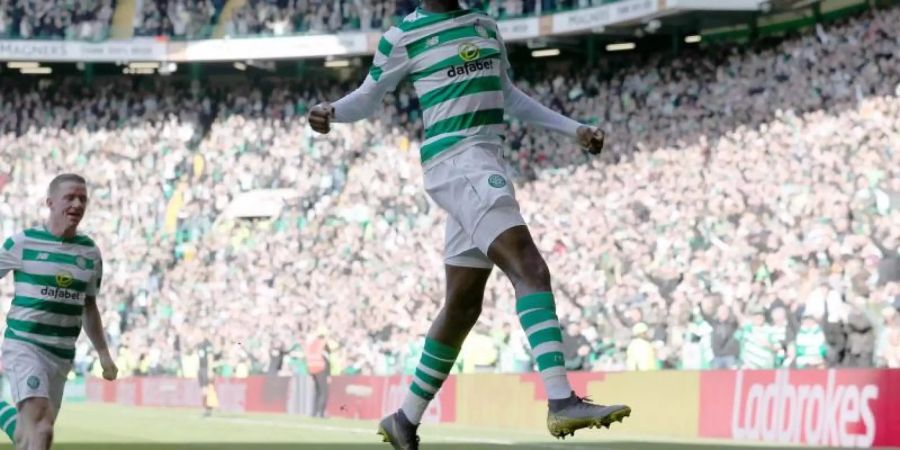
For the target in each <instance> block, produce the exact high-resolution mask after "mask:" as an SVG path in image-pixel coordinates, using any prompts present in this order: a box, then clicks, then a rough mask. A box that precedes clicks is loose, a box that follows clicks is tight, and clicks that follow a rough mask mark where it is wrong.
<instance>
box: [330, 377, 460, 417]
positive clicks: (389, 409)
mask: <svg viewBox="0 0 900 450" xmlns="http://www.w3.org/2000/svg"><path fill="white" fill-rule="evenodd" d="M411 382H412V377H411V376H400V375H395V376H390V377H376V376H353V377H347V376H338V377H332V378H331V383H330V386H329V390H328V406H327V408H326V412H327V415H328V416H330V417H346V418H350V419H364V420H376V419H380V418H382V417H384V416H386V415H388V414H391V413H393V412H394V411H396V410H397V409H399V408H400V406H401V405H402V404H403V399H404V398H405V396H406V392H407V390H408V389H409V384H410V383H411ZM455 420H456V379H455V378H454V377H452V376H451V377H449V378H447V380H446V381H445V382H444V385H443V387H442V388H441V390H440V392H439V393H438V396H437V397H436V398H435V399H434V400H433V401H432V402H431V403H430V404H429V405H428V410H426V411H425V415H424V416H423V417H422V421H423V422H426V423H436V422H453V421H455Z"/></svg>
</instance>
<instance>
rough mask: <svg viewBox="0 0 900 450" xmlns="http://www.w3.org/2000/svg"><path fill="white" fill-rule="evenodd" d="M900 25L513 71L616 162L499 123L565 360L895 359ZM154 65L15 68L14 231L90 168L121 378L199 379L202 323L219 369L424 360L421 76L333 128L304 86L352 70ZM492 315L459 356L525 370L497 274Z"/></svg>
mask: <svg viewBox="0 0 900 450" xmlns="http://www.w3.org/2000/svg"><path fill="white" fill-rule="evenodd" d="M898 20H900V9H897V8H894V9H890V10H886V11H879V12H875V13H867V14H865V15H863V16H860V17H858V18H855V19H853V20H850V21H848V22H845V23H842V24H838V25H834V26H831V27H823V28H819V29H818V30H816V32H810V33H803V34H800V35H797V36H793V37H791V38H789V39H786V40H784V41H781V42H778V43H774V44H773V43H769V44H760V45H758V46H754V47H752V48H730V47H728V48H724V49H719V50H716V49H715V48H711V49H705V50H704V51H702V52H697V53H696V54H687V55H683V56H681V57H680V58H678V59H675V60H669V59H667V58H665V57H663V56H652V57H649V60H643V61H635V62H634V64H632V65H631V66H630V67H629V68H626V69H621V70H616V71H610V72H609V73H611V78H610V79H608V80H603V79H600V77H598V76H596V73H597V72H596V70H598V69H590V70H588V69H578V70H575V69H573V70H570V71H565V72H549V71H548V72H545V73H538V74H531V75H532V76H531V77H529V79H528V80H526V79H524V78H523V79H521V80H520V81H519V84H520V85H521V86H522V87H523V88H524V89H525V90H527V91H529V92H530V93H532V94H533V95H535V96H536V97H537V98H539V99H540V100H541V101H542V102H543V103H545V104H548V105H552V106H553V107H554V108H556V109H559V110H563V111H564V112H566V113H568V114H570V115H572V116H574V117H576V118H579V119H581V120H583V121H586V122H594V123H598V124H600V125H602V126H603V127H604V129H605V130H607V132H608V138H607V140H608V147H609V149H608V151H607V152H606V155H605V156H604V157H603V158H600V159H590V158H588V157H587V156H586V155H584V154H583V153H581V152H580V151H579V150H577V149H575V148H574V147H573V145H571V143H564V142H562V141H560V140H559V139H558V138H557V137H555V136H552V135H549V134H546V133H544V132H542V131H538V130H535V129H531V128H529V127H525V126H523V125H522V124H520V123H518V122H516V121H515V120H513V121H511V123H510V126H509V132H508V143H509V146H508V147H509V148H508V151H507V157H508V161H509V162H510V167H511V170H512V171H513V172H514V173H515V174H517V193H518V197H519V200H520V203H521V205H522V208H523V213H524V214H525V216H526V219H527V220H528V222H529V224H530V226H531V229H532V233H533V234H534V236H535V239H536V242H537V243H538V245H539V248H541V250H542V251H543V252H544V254H545V256H546V258H547V261H548V263H549V265H550V267H551V270H552V271H553V273H554V274H555V279H554V286H555V292H556V296H557V300H558V313H559V315H560V318H561V321H562V322H563V324H564V327H565V332H564V336H565V343H564V345H565V348H566V352H565V353H566V360H567V365H568V366H569V367H570V368H571V369H581V370H622V369H632V370H652V369H659V368H684V369H703V368H713V367H717V368H726V367H727V368H737V367H753V368H772V367H782V366H784V367H798V368H805V367H825V366H828V367H835V366H851V367H869V366H879V367H900V317H898V310H900V254H898V249H900V173H898V170H900V148H898V143H900V58H897V56H896V54H895V49H896V48H898V45H900V37H898V36H897V34H896V33H892V32H890V31H889V30H890V29H891V26H892V24H894V23H897V22H898ZM636 58H637V59H641V58H644V57H638V56H636ZM158 82H159V84H158V85H156V86H150V87H145V88H143V89H138V88H135V87H133V86H131V85H130V84H124V83H122V84H117V83H112V82H110V83H103V86H95V87H92V88H90V89H88V88H84V87H82V86H80V85H78V84H67V83H58V84H57V85H49V86H48V85H42V86H40V87H37V86H36V85H34V84H29V85H16V84H13V83H8V84H7V83H4V84H3V86H2V87H0V155H2V158H0V200H2V201H0V232H2V234H3V235H10V234H12V233H13V232H14V231H15V230H18V229H21V228H23V227H28V226H34V225H39V224H40V222H41V215H40V211H41V208H40V205H41V202H42V199H43V195H44V193H43V192H42V189H41V188H40V187H41V186H45V185H46V183H47V182H48V181H49V179H50V178H51V177H52V176H53V175H54V174H56V173H59V172H62V171H78V172H83V173H84V174H85V175H86V176H87V177H88V179H89V180H90V183H91V186H90V188H91V194H92V198H93V204H92V205H91V207H90V209H89V212H88V214H87V218H86V219H85V224H84V227H85V229H86V230H89V232H90V234H91V235H92V236H93V237H94V238H95V239H96V240H97V241H98V243H99V244H100V246H101V248H102V249H103V251H104V256H105V261H106V263H105V268H106V274H105V276H104V287H103V289H102V294H101V302H102V304H103V305H104V307H103V311H105V313H104V314H105V315H104V317H105V323H106V326H107V330H108V333H109V337H110V341H111V343H112V345H113V347H114V348H115V354H116V357H117V359H118V362H119V367H120V369H122V371H123V372H124V373H133V374H137V375H141V374H165V373H169V374H183V375H186V376H195V375H196V372H197V368H198V367H199V365H200V364H199V358H200V357H199V355H198V352H197V349H198V348H200V347H202V346H206V345H208V344H211V345H212V348H214V349H215V354H216V355H215V364H214V365H213V367H215V370H216V371H217V373H219V374H220V375H223V376H246V375H248V374H253V373H269V374H290V373H305V372H306V370H307V369H306V366H307V361H306V355H305V344H306V343H307V342H308V341H309V340H310V339H311V338H314V337H318V336H324V337H325V339H327V341H328V346H329V355H330V358H329V362H330V370H331V372H332V373H335V374H338V373H374V374H388V373H398V372H409V371H411V370H412V369H413V368H414V366H415V363H416V362H417V360H418V352H419V351H420V349H421V342H422V339H423V335H424V333H425V331H426V330H427V327H428V325H429V323H430V320H431V319H432V318H433V317H434V316H435V315H436V313H437V311H438V309H439V307H440V304H441V301H442V296H443V268H442V249H441V244H442V242H443V220H444V215H443V213H442V212H441V211H440V210H439V208H437V207H436V206H435V205H434V204H432V203H431V202H430V201H429V200H428V198H427V197H426V196H425V194H424V192H423V189H422V183H421V175H420V168H419V163H418V156H417V149H418V146H419V144H418V141H417V139H418V131H419V130H420V129H421V124H420V122H419V119H418V115H417V114H416V113H415V107H416V99H415V97H414V95H413V94H412V92H411V89H410V87H409V86H405V87H403V88H402V89H401V90H400V91H399V92H398V93H397V94H396V95H391V96H390V97H389V98H388V99H387V101H386V106H385V110H384V112H383V113H382V114H379V115H378V116H377V117H376V118H375V119H374V120H372V121H368V122H361V123H357V124H354V125H349V126H338V127H336V130H335V131H334V132H333V133H332V135H330V136H329V137H320V136H317V135H315V134H314V133H313V132H312V131H311V130H310V129H309V128H308V127H307V126H306V125H305V119H304V114H305V112H306V110H307V108H308V106H309V105H310V104H312V103H314V102H317V101H320V100H323V99H335V98H337V97H338V96H340V95H341V94H342V93H343V92H346V91H347V90H348V89H349V88H351V86H347V85H339V84H337V83H333V84H330V85H319V84H316V83H315V82H298V81H281V82H266V83H265V84H257V85H254V86H239V85H230V86H229V87H213V86H207V85H202V84H199V83H196V82H195V83H193V84H191V85H190V86H180V85H177V84H174V83H163V82H162V81H158ZM254 190H267V191H265V193H264V194H265V195H267V196H269V197H268V198H269V200H268V201H265V202H264V201H260V200H259V198H256V197H251V198H250V200H247V198H246V197H244V195H246V194H247V193H248V192H251V191H254ZM273 198H274V199H275V200H276V201H275V202H274V204H275V205H276V206H275V209H276V210H277V213H275V214H274V215H272V216H271V217H267V216H268V215H269V213H265V214H263V213H254V212H249V213H248V212H247V211H248V210H252V209H254V208H255V207H257V206H259V205H262V206H265V205H271V204H273V202H272V201H271V199H273ZM254 199H256V200H255V201H254ZM247 216H253V217H252V218H248V217H247ZM11 287H12V283H11V282H8V281H7V282H3V283H2V284H0V294H2V296H3V297H4V298H9V297H10V294H11ZM482 317H483V318H482V320H481V321H480V322H479V324H478V325H477V326H476V328H475V330H474V331H473V334H472V335H471V336H470V338H469V339H468V340H467V342H466V345H465V347H464V349H463V352H462V354H461V361H460V364H459V368H458V370H461V371H464V372H471V371H505V372H510V371H514V372H515V371H528V370H532V367H533V364H532V360H531V357H530V355H529V352H528V348H527V344H526V342H525V340H524V335H523V333H522V332H521V331H520V330H519V325H518V324H517V321H516V317H515V315H514V297H513V293H512V290H511V288H510V287H509V283H508V282H507V281H506V279H505V278H504V277H503V275H502V274H501V273H499V271H497V272H495V274H494V275H493V276H492V279H491V281H490V282H489V285H488V292H487V294H486V298H485V304H484V308H483V316H482ZM207 341H209V342H208V343H207ZM89 349H90V346H89V344H88V343H87V340H86V339H83V340H82V341H81V342H80V344H79V347H78V355H77V357H76V366H77V370H78V371H90V370H92V368H91V365H92V362H93V356H92V354H91V351H90V350H89ZM95 366H96V365H95ZM93 370H97V368H96V367H94V368H93Z"/></svg>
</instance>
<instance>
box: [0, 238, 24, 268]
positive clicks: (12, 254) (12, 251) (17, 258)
mask: <svg viewBox="0 0 900 450" xmlns="http://www.w3.org/2000/svg"><path fill="white" fill-rule="evenodd" d="M21 269H22V245H21V244H17V243H16V241H15V240H14V239H13V238H7V239H6V241H4V242H3V245H2V246H0V278H3V277H5V276H6V274H7V273H9V272H10V271H11V270H21Z"/></svg>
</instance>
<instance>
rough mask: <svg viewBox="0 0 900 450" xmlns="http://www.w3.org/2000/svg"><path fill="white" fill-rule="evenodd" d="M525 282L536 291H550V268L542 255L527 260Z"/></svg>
mask: <svg viewBox="0 0 900 450" xmlns="http://www.w3.org/2000/svg"><path fill="white" fill-rule="evenodd" d="M524 264H525V266H526V267H525V273H526V275H525V280H526V283H528V285H529V287H531V288H532V289H533V290H535V291H549V290H550V268H549V267H547V262H546V261H544V258H542V257H541V256H540V255H537V257H534V258H530V259H527V260H526V261H525V262H524Z"/></svg>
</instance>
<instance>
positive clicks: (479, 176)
mask: <svg viewBox="0 0 900 450" xmlns="http://www.w3.org/2000/svg"><path fill="white" fill-rule="evenodd" d="M438 158H440V157H438ZM425 191H426V192H428V195H429V196H430V197H431V199H432V200H434V202H435V203H437V204H438V206H440V207H441V208H442V209H444V211H446V212H447V214H448V215H449V217H448V218H447V228H446V233H445V237H444V262H445V263H446V264H448V265H451V266H461V267H475V268H484V269H490V268H492V267H493V266H494V264H493V263H492V262H491V260H490V259H489V258H488V257H487V252H488V248H489V247H490V245H491V244H492V243H493V242H494V239H496V238H497V236H499V235H500V234H501V233H503V232H504V231H506V230H508V229H510V228H512V227H515V226H519V225H525V220H524V219H523V218H522V213H521V212H520V211H519V203H518V202H517V201H516V193H515V189H514V188H513V185H512V183H511V182H510V179H509V176H508V174H507V171H506V168H505V166H504V164H503V159H502V156H501V154H500V147H499V146H493V145H488V144H477V145H474V146H471V147H466V148H464V149H460V150H459V151H456V152H454V153H453V154H450V155H447V156H446V157H444V158H440V159H439V160H437V161H435V162H434V163H433V164H430V165H428V167H427V168H426V169H425Z"/></svg>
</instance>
